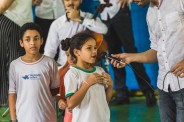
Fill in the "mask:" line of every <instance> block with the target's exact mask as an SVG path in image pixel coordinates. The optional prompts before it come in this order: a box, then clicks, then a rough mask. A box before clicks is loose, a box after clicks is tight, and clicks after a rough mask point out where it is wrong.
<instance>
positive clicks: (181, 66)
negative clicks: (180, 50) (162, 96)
mask: <svg viewBox="0 0 184 122" xmlns="http://www.w3.org/2000/svg"><path fill="white" fill-rule="evenodd" d="M171 72H172V73H173V74H175V75H176V76H177V77H180V78H183V77H184V60H182V61H181V62H179V63H178V64H176V66H174V67H173V68H172V69H171Z"/></svg>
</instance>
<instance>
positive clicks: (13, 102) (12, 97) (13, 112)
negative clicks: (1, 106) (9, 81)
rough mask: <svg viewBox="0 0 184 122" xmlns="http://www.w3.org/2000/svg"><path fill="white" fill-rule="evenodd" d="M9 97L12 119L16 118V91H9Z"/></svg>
mask: <svg viewBox="0 0 184 122" xmlns="http://www.w3.org/2000/svg"><path fill="white" fill-rule="evenodd" d="M8 99H9V108H10V118H11V120H16V119H17V118H16V107H15V105H16V100H17V95H16V93H9V95H8Z"/></svg>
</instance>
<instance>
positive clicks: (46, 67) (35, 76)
mask: <svg viewBox="0 0 184 122" xmlns="http://www.w3.org/2000/svg"><path fill="white" fill-rule="evenodd" d="M58 87H59V79H58V69H57V64H56V62H55V61H54V60H53V59H51V58H49V57H47V56H42V57H41V58H40V59H39V60H38V61H36V62H34V63H26V62H24V61H22V60H21V58H20V57H19V58H18V59H16V60H14V61H13V62H12V63H11V64H10V70H9V93H16V94H17V100H16V116H17V120H18V121H19V122H56V111H55V108H54V101H53V98H52V94H51V91H50V89H54V88H58Z"/></svg>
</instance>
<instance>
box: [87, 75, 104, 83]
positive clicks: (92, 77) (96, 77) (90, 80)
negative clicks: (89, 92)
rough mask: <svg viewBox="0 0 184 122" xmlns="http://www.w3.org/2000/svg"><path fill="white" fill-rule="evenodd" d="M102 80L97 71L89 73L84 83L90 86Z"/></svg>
mask: <svg viewBox="0 0 184 122" xmlns="http://www.w3.org/2000/svg"><path fill="white" fill-rule="evenodd" d="M103 81H104V77H103V76H102V75H100V74H98V73H93V74H91V75H90V76H89V77H88V79H87V80H86V83H87V84H89V85H90V86H92V85H94V84H96V83H102V82H103Z"/></svg>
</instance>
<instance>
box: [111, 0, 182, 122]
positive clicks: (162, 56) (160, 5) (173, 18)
mask: <svg viewBox="0 0 184 122" xmlns="http://www.w3.org/2000/svg"><path fill="white" fill-rule="evenodd" d="M183 12H184V1H183V0H177V1H173V0H151V1H150V7H149V9H148V13H147V24H148V29H149V34H150V41H151V49H149V50H147V51H145V52H142V53H123V54H115V55H112V56H113V57H116V58H118V59H120V60H122V61H123V62H125V63H126V64H129V63H131V62H140V63H153V62H156V61H158V64H159V74H158V80H157V87H158V102H159V103H158V105H159V111H160V118H161V122H184V116H183V115H184V48H183V47H184V33H183V32H184V26H183V23H184V19H182V18H184V14H183ZM111 63H112V64H113V65H114V66H115V67H117V68H121V67H124V66H125V65H121V64H119V63H117V62H115V61H113V60H112V61H111Z"/></svg>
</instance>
